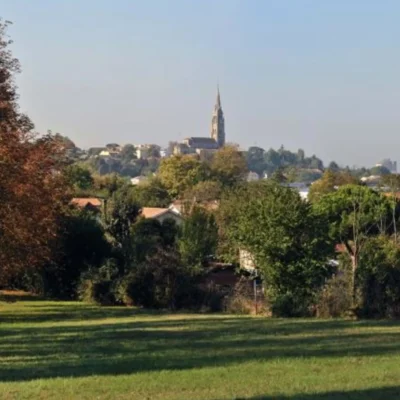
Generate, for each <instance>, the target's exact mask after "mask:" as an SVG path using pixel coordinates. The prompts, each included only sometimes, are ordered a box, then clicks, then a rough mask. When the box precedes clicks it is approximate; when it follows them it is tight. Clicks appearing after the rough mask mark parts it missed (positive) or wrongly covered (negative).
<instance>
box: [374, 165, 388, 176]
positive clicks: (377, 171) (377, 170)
mask: <svg viewBox="0 0 400 400" xmlns="http://www.w3.org/2000/svg"><path fill="white" fill-rule="evenodd" d="M370 174H371V175H378V176H385V175H389V174H390V171H389V170H388V169H387V168H386V167H384V166H383V165H377V166H375V167H372V168H371V169H370Z"/></svg>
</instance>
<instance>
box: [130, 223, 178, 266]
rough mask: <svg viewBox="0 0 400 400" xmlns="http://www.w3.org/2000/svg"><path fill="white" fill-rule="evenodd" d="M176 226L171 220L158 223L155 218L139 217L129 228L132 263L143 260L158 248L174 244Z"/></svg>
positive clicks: (176, 232) (176, 231)
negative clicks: (130, 228)
mask: <svg viewBox="0 0 400 400" xmlns="http://www.w3.org/2000/svg"><path fill="white" fill-rule="evenodd" d="M177 235H178V227H177V226H176V224H175V222H174V221H173V220H168V219H167V220H165V221H164V222H163V223H160V222H159V221H157V220H156V219H142V218H141V219H139V220H138V221H137V222H136V223H135V224H134V225H133V226H132V230H131V239H130V240H131V246H132V247H131V249H132V257H133V259H134V262H133V263H134V264H136V263H142V262H144V261H145V260H146V259H147V258H148V257H149V256H150V255H151V254H153V253H154V252H155V251H156V250H157V249H160V248H164V249H165V248H170V247H173V246H174V245H175V241H176V237H177Z"/></svg>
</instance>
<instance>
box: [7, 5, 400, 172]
mask: <svg viewBox="0 0 400 400" xmlns="http://www.w3.org/2000/svg"><path fill="white" fill-rule="evenodd" d="M399 15H400V1H398V0H393V1H391V0H379V1H376V0H334V1H322V0H321V1H320V0H201V1H198V0H114V1H105V0H57V1H54V0H35V1H32V0H0V16H1V17H2V18H4V19H7V20H11V21H12V22H13V25H12V26H11V27H10V29H9V34H10V35H11V37H12V39H13V40H14V43H13V45H12V51H13V53H14V55H15V56H16V57H17V58H19V59H20V61H21V64H22V70H23V72H22V74H21V75H20V76H19V77H18V79H17V83H18V86H19V93H20V105H21V109H22V111H24V112H26V113H27V114H28V115H29V116H30V117H31V119H32V120H33V122H34V123H35V125H36V129H37V130H38V131H39V132H46V131H47V130H48V129H50V130H52V131H53V132H60V133H62V134H64V135H66V136H68V137H70V138H71V139H72V140H73V141H74V142H75V143H76V144H77V145H78V146H79V147H83V148H87V147H90V146H102V145H105V144H106V143H110V142H117V143H120V144H125V143H133V144H139V143H159V144H162V145H166V144H167V143H168V142H169V141H171V140H182V139H183V138H185V137H188V136H208V135H209V133H210V123H211V112H212V109H213V106H214V103H215V97H216V87H217V84H218V83H219V86H220V90H221V100H222V107H223V110H224V113H225V125H226V135H227V141H229V142H233V143H237V144H239V145H240V146H241V147H242V148H247V147H248V146H253V145H257V146H260V147H263V148H265V149H268V148H270V147H273V148H278V147H280V146H281V145H284V146H285V148H288V149H290V150H292V151H296V150H297V149H298V148H302V149H304V150H305V152H306V155H312V154H316V155H317V156H318V157H320V158H322V159H323V160H324V162H326V163H328V162H330V161H331V160H335V161H337V162H339V163H340V164H342V165H351V166H353V165H358V166H361V165H363V166H372V165H374V164H375V163H377V162H379V161H380V160H381V159H382V158H386V157H389V158H392V159H394V160H397V159H398V158H399V157H398V151H399V149H400V112H399V107H400V51H399V37H400V24H399V23H398V20H399Z"/></svg>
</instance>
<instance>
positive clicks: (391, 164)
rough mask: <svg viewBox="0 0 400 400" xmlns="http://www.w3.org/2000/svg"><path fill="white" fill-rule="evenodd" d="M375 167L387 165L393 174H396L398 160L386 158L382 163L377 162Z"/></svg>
mask: <svg viewBox="0 0 400 400" xmlns="http://www.w3.org/2000/svg"><path fill="white" fill-rule="evenodd" d="M375 167H385V168H387V169H388V170H389V171H390V172H391V173H392V174H396V173H397V162H396V161H392V160H391V159H390V158H385V159H384V160H382V161H381V162H380V163H378V164H376V165H375Z"/></svg>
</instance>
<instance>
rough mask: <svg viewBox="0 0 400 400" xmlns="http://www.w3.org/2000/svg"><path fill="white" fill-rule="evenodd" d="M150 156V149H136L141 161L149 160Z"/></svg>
mask: <svg viewBox="0 0 400 400" xmlns="http://www.w3.org/2000/svg"><path fill="white" fill-rule="evenodd" d="M148 156H149V149H148V148H146V147H141V148H138V149H136V157H137V158H138V159H139V160H144V159H146V158H148Z"/></svg>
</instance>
